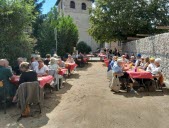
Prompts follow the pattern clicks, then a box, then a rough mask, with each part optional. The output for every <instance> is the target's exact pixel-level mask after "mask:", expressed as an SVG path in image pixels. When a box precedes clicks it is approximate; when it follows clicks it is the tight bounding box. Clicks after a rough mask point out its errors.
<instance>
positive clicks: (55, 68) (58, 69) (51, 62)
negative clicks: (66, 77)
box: [48, 58, 63, 87]
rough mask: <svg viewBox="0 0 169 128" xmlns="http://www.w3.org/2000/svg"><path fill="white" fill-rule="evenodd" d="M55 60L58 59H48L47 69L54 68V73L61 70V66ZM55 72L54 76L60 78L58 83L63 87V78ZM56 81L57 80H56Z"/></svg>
mask: <svg viewBox="0 0 169 128" xmlns="http://www.w3.org/2000/svg"><path fill="white" fill-rule="evenodd" d="M57 61H58V59H56V58H51V60H50V63H49V64H50V65H49V66H48V67H49V69H51V70H55V71H56V73H57V74H58V72H59V71H60V70H61V68H60V67H59V65H58V64H57ZM57 74H56V76H54V77H55V78H56V79H57V78H59V80H60V82H59V83H60V85H61V87H63V86H62V78H63V76H61V75H59V74H58V76H57ZM56 82H57V81H56Z"/></svg>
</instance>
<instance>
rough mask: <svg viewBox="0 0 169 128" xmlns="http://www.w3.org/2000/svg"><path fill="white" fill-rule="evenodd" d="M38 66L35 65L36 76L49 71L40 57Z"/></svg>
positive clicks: (46, 73)
mask: <svg viewBox="0 0 169 128" xmlns="http://www.w3.org/2000/svg"><path fill="white" fill-rule="evenodd" d="M38 64H39V65H38V66H36V67H35V69H34V70H35V72H36V73H37V74H38V76H47V75H48V72H49V68H48V67H47V66H46V65H45V64H44V63H43V60H42V59H41V58H39V59H38Z"/></svg>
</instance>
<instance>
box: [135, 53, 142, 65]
mask: <svg viewBox="0 0 169 128" xmlns="http://www.w3.org/2000/svg"><path fill="white" fill-rule="evenodd" d="M140 63H141V54H140V53H139V54H137V60H136V62H135V67H138V66H140Z"/></svg>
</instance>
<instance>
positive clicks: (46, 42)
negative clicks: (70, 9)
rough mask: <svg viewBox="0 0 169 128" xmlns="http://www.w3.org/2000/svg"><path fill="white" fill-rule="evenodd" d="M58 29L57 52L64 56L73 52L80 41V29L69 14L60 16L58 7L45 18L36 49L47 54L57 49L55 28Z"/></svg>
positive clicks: (42, 53)
mask: <svg viewBox="0 0 169 128" xmlns="http://www.w3.org/2000/svg"><path fill="white" fill-rule="evenodd" d="M55 28H56V29H57V40H58V44H57V54H58V55H60V56H63V55H64V54H65V53H67V52H68V53H72V52H73V47H75V46H76V43H77V41H78V30H77V27H76V25H75V24H74V23H73V20H72V18H71V17H69V16H59V15H58V13H57V9H56V8H53V9H52V10H51V11H50V12H49V13H48V14H47V17H46V18H45V19H44V21H43V23H42V25H41V27H40V30H39V31H38V42H37V46H36V49H37V50H38V51H39V52H40V53H41V55H42V56H45V55H46V54H47V53H51V51H52V50H53V49H54V50H55V49H56V41H55V35H54V29H55Z"/></svg>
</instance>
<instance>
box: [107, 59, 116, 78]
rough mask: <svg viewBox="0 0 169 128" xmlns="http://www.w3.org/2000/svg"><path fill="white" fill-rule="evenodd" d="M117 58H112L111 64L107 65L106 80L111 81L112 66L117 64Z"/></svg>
mask: <svg viewBox="0 0 169 128" xmlns="http://www.w3.org/2000/svg"><path fill="white" fill-rule="evenodd" d="M117 58H118V57H117V56H113V58H112V60H111V62H110V63H109V65H108V70H107V78H108V79H110V80H111V78H112V70H113V65H114V63H116V62H117Z"/></svg>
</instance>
